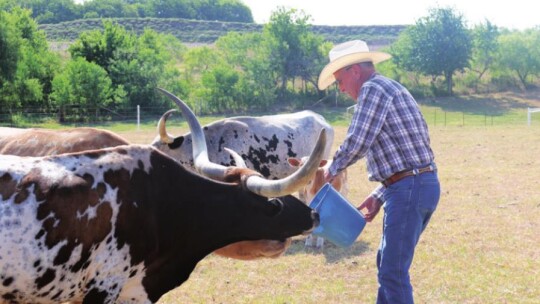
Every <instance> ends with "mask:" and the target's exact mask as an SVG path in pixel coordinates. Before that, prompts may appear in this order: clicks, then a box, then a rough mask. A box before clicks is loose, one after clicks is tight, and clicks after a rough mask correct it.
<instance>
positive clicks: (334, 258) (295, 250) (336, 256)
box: [285, 238, 369, 264]
mask: <svg viewBox="0 0 540 304" xmlns="http://www.w3.org/2000/svg"><path fill="white" fill-rule="evenodd" d="M304 244H305V238H300V239H295V240H293V241H292V244H291V247H289V249H287V252H285V255H295V254H312V255H320V254H323V255H324V256H325V258H326V262H327V263H330V264H332V263H337V262H339V261H341V260H343V259H345V258H349V257H352V256H359V255H361V254H362V253H364V252H366V251H368V250H369V245H368V243H366V242H364V241H361V240H357V241H356V242H354V243H353V244H352V245H351V246H350V247H346V248H343V247H339V246H336V245H334V244H332V242H330V241H328V240H325V242H324V247H323V249H315V248H314V247H305V246H304Z"/></svg>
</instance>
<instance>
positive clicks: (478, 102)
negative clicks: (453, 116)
mask: <svg viewBox="0 0 540 304" xmlns="http://www.w3.org/2000/svg"><path fill="white" fill-rule="evenodd" d="M537 94H538V91H527V92H505V93H504V94H502V93H500V94H490V95H482V96H475V95H468V96H459V97H436V98H429V99H422V100H419V101H418V102H419V103H420V104H423V105H426V106H434V107H439V108H441V110H444V111H448V112H464V113H467V114H476V115H483V114H489V115H504V114H507V113H508V112H510V111H512V110H518V109H526V108H527V107H536V106H538V102H540V99H539V98H538V95H537Z"/></svg>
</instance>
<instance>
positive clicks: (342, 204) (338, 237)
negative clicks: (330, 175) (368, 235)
mask: <svg viewBox="0 0 540 304" xmlns="http://www.w3.org/2000/svg"><path fill="white" fill-rule="evenodd" d="M309 207H310V208H311V209H314V210H315V211H317V212H318V213H319V216H320V224H319V226H318V227H317V228H315V230H314V231H313V235H317V236H321V237H323V238H325V239H328V240H329V241H331V242H332V243H334V244H336V245H338V246H341V247H348V246H351V245H352V244H353V243H354V241H356V239H357V238H358V236H359V235H360V232H362V229H364V226H365V225H366V220H365V219H364V216H363V215H362V213H360V211H358V210H357V209H356V208H355V207H354V206H353V205H351V203H349V201H347V199H346V198H345V197H343V195H341V193H339V192H338V191H337V190H336V189H334V187H332V185H330V184H329V183H326V184H325V185H324V186H323V187H322V188H321V189H320V190H319V192H317V194H316V195H315V197H314V198H313V200H312V201H311V203H310V204H309Z"/></svg>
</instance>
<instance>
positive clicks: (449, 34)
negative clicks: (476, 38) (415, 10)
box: [392, 8, 472, 94]
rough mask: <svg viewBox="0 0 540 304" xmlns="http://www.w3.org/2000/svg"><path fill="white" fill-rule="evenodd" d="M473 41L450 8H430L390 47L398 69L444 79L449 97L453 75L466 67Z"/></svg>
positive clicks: (461, 18)
mask: <svg viewBox="0 0 540 304" xmlns="http://www.w3.org/2000/svg"><path fill="white" fill-rule="evenodd" d="M471 52H472V39H471V36H470V33H469V30H468V29H467V28H466V27H465V24H464V21H463V17H462V16H461V15H459V14H457V13H456V12H455V11H454V10H453V9H450V8H438V9H431V10H430V15H429V16H427V17H423V18H420V19H419V20H418V21H417V22H416V24H415V25H414V26H411V27H409V28H408V29H407V30H406V31H405V32H404V33H403V34H402V35H401V36H400V38H399V39H398V41H397V42H396V44H395V45H394V46H393V48H392V53H393V54H394V60H395V62H396V64H397V65H398V67H401V68H404V69H405V70H409V71H415V72H420V73H422V74H425V75H430V76H432V83H434V82H435V79H436V77H437V76H440V75H443V76H444V77H445V78H446V89H447V93H448V94H452V76H453V75H454V73H455V72H456V71H463V70H464V69H465V68H466V67H468V65H469V60H470V57H471Z"/></svg>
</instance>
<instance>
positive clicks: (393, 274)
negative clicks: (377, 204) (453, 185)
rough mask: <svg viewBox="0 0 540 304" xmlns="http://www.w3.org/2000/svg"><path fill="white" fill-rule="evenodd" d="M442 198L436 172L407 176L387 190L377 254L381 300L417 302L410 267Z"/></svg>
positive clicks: (393, 302) (379, 300)
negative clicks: (418, 244) (416, 249)
mask: <svg viewBox="0 0 540 304" xmlns="http://www.w3.org/2000/svg"><path fill="white" fill-rule="evenodd" d="M439 197H440V184H439V179H438V177H437V173H436V172H427V173H422V174H418V175H414V176H409V177H405V178H403V179H401V180H399V181H397V182H396V183H394V184H392V185H390V186H389V187H388V188H386V189H385V191H384V200H385V203H384V205H383V208H384V218H383V234H382V238H381V244H380V246H379V251H378V253H377V268H378V270H379V273H378V280H379V291H378V294H377V303H390V304H395V303H414V300H413V290H412V285H411V282H410V277H409V268H410V266H411V264H412V261H413V256H414V249H415V247H416V244H417V243H418V240H419V238H420V234H422V232H423V231H424V229H425V228H426V226H427V224H428V222H429V219H430V218H431V215H432V214H433V212H434V211H435V209H436V207H437V203H438V202H439Z"/></svg>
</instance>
